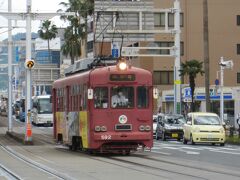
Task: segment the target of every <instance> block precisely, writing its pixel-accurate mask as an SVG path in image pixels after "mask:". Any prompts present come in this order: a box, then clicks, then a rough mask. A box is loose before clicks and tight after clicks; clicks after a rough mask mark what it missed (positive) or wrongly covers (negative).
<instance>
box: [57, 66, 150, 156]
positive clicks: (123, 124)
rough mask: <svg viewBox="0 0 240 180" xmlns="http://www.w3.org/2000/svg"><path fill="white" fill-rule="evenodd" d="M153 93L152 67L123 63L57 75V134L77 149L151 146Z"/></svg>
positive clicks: (126, 150)
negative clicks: (62, 76)
mask: <svg viewBox="0 0 240 180" xmlns="http://www.w3.org/2000/svg"><path fill="white" fill-rule="evenodd" d="M120 95H121V97H120ZM152 97H153V86H152V74H151V72H149V71H147V70H144V69H140V68H136V67H131V66H128V65H127V64H126V63H124V62H120V63H118V64H117V65H115V66H105V67H98V68H95V69H91V70H88V71H85V72H81V73H78V74H74V75H71V76H68V77H65V78H63V79H59V80H56V81H55V82H54V83H53V94H52V102H53V117H54V137H55V139H56V141H58V142H62V143H63V144H65V145H67V146H69V148H71V149H74V150H77V149H82V150H87V151H98V152H119V153H127V154H129V153H130V151H136V150H137V148H139V147H142V148H151V147H152V146H153V132H152V124H153V122H152V114H153V113H152V109H153V98H152Z"/></svg>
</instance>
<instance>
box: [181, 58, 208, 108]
mask: <svg viewBox="0 0 240 180" xmlns="http://www.w3.org/2000/svg"><path fill="white" fill-rule="evenodd" d="M202 68H203V62H199V61H197V60H195V59H193V60H190V61H186V62H185V63H181V70H180V76H184V75H188V77H189V86H190V88H191V92H192V94H191V99H192V102H191V111H192V112H194V111H195V104H194V101H193V99H194V90H195V78H196V77H197V74H199V73H200V74H201V75H203V73H204V71H203V70H202Z"/></svg>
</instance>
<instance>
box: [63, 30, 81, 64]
mask: <svg viewBox="0 0 240 180" xmlns="http://www.w3.org/2000/svg"><path fill="white" fill-rule="evenodd" d="M73 31H74V30H73V28H72V27H67V28H66V31H65V33H64V39H65V42H64V44H63V45H62V47H61V50H62V53H63V55H65V56H70V58H71V64H74V61H75V59H77V57H80V56H81V48H80V47H81V39H79V37H78V35H77V34H75V33H73Z"/></svg>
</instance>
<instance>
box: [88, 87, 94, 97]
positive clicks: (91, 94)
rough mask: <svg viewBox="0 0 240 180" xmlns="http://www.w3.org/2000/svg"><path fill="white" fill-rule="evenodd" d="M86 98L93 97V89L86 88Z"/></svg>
mask: <svg viewBox="0 0 240 180" xmlns="http://www.w3.org/2000/svg"><path fill="white" fill-rule="evenodd" d="M88 99H93V89H88Z"/></svg>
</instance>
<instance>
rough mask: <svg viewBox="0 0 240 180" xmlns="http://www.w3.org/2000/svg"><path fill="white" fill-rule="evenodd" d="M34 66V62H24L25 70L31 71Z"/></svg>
mask: <svg viewBox="0 0 240 180" xmlns="http://www.w3.org/2000/svg"><path fill="white" fill-rule="evenodd" d="M34 65H35V62H34V60H32V59H31V60H26V61H25V68H27V69H32V68H34Z"/></svg>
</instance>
